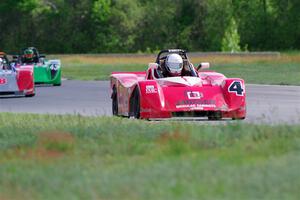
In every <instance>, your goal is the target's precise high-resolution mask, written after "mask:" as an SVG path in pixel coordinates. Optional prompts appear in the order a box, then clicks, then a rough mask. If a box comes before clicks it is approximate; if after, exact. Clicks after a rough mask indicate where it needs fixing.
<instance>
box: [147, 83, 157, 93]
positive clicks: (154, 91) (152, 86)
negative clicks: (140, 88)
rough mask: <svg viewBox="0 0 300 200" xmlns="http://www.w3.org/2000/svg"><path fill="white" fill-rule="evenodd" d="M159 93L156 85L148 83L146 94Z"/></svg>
mask: <svg viewBox="0 0 300 200" xmlns="http://www.w3.org/2000/svg"><path fill="white" fill-rule="evenodd" d="M154 93H157V89H156V88H155V87H154V85H146V94H154Z"/></svg>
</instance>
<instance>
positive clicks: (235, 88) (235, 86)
mask: <svg viewBox="0 0 300 200" xmlns="http://www.w3.org/2000/svg"><path fill="white" fill-rule="evenodd" d="M228 91H229V92H234V93H235V94H236V95H237V96H244V93H245V90H244V89H243V87H242V82H241V81H233V82H232V83H231V84H230V86H229V87H228Z"/></svg>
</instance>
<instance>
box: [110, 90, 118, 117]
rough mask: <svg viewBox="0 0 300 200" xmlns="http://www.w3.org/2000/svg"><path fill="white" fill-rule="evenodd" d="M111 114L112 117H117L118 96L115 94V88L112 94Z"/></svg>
mask: <svg viewBox="0 0 300 200" xmlns="http://www.w3.org/2000/svg"><path fill="white" fill-rule="evenodd" d="M111 98H112V114H113V115H115V116H116V115H118V94H117V89H116V87H114V88H113V93H112V96H111Z"/></svg>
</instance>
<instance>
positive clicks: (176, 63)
mask: <svg viewBox="0 0 300 200" xmlns="http://www.w3.org/2000/svg"><path fill="white" fill-rule="evenodd" d="M182 67H183V60H182V57H181V56H180V55H178V54H176V53H172V54H169V55H168V56H167V58H166V68H167V70H168V71H169V73H170V74H171V75H172V76H178V75H180V74H181V71H182Z"/></svg>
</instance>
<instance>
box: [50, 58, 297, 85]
mask: <svg viewBox="0 0 300 200" xmlns="http://www.w3.org/2000/svg"><path fill="white" fill-rule="evenodd" d="M56 57H59V58H60V59H62V63H63V76H65V77H66V78H68V79H79V80H108V79H109V75H110V74H111V72H113V71H145V70H146V69H147V65H148V63H149V62H153V61H154V60H155V58H154V56H152V57H151V56H137V57H132V56H131V57H122V56H119V57H112V56H97V55H94V56H89V55H69V56H61V55H57V56H56ZM204 61H208V62H210V63H211V65H212V67H211V69H212V70H215V71H217V72H220V73H223V74H225V76H227V77H238V78H243V79H245V81H246V83H257V84H278V85H300V66H299V62H300V54H299V53H293V54H290V53H289V54H282V55H281V56H280V57H267V56H266V57H262V56H256V57H255V56H250V57H239V56H225V55H219V56H215V57H214V56H201V57H200V56H198V57H197V56H194V57H191V62H193V63H194V64H195V66H196V65H197V64H198V63H200V62H204Z"/></svg>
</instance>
